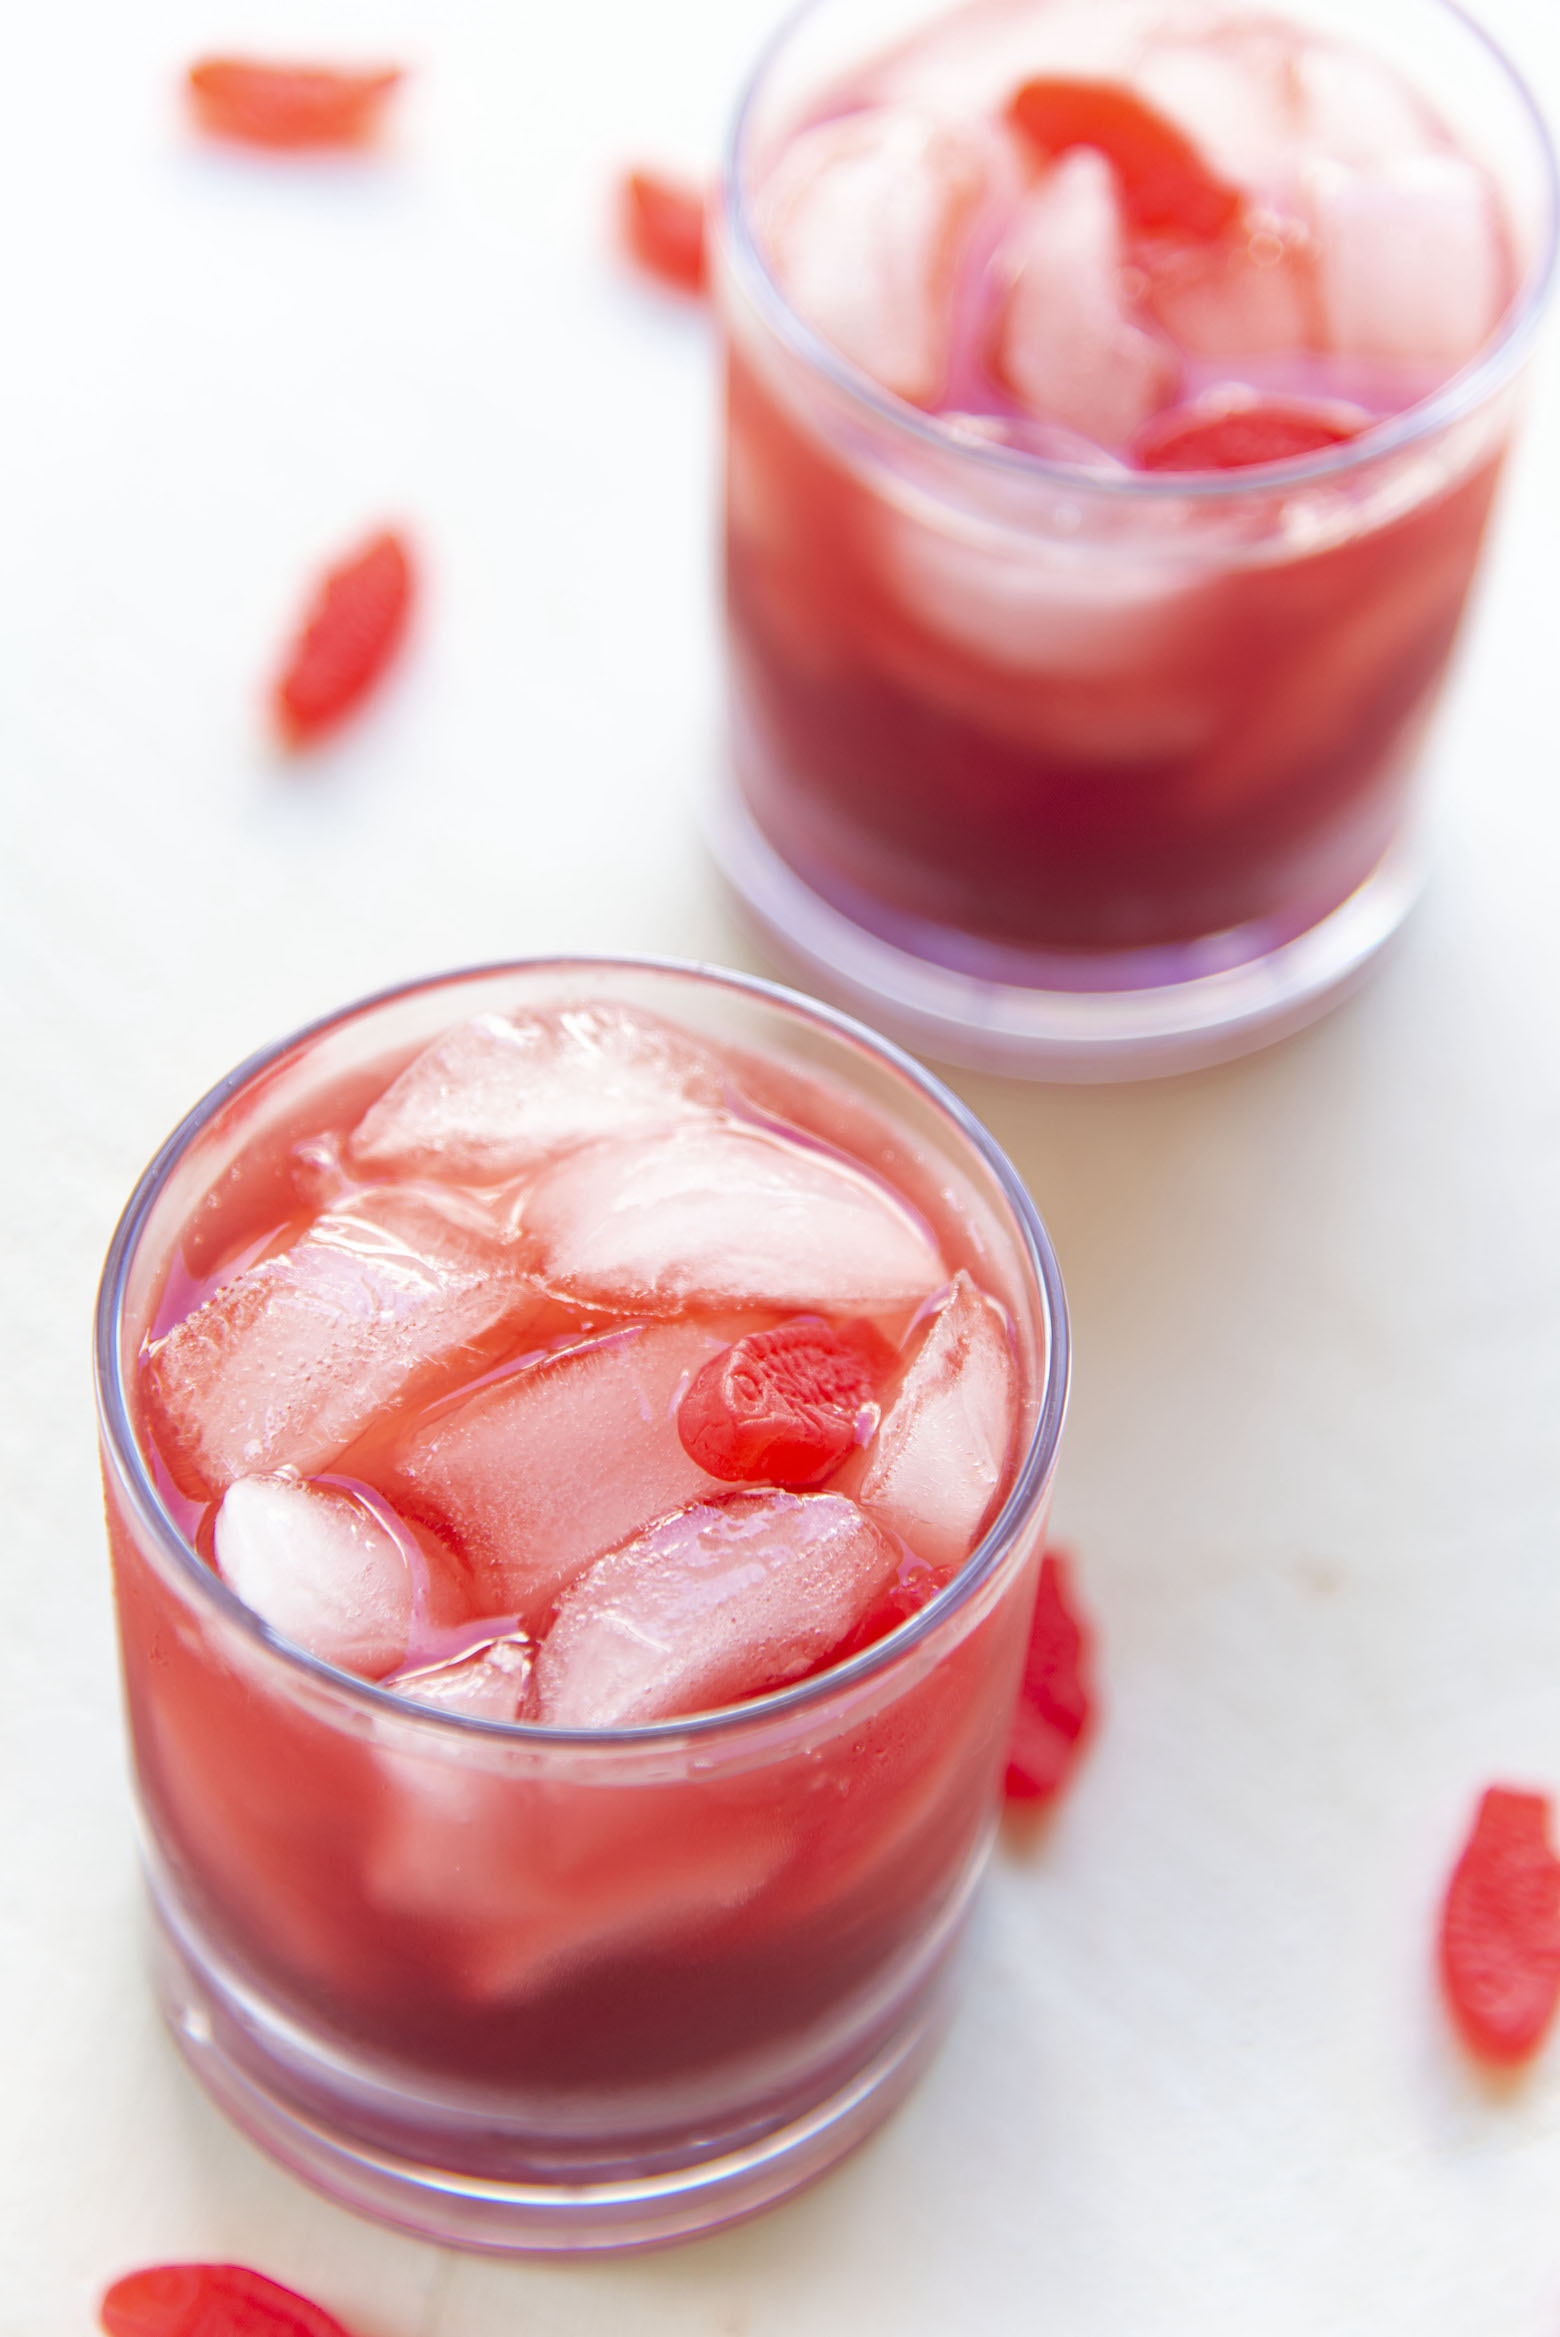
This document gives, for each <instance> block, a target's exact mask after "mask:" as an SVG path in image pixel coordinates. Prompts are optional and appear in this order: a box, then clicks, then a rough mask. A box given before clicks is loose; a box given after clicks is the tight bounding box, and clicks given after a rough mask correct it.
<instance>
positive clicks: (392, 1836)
mask: <svg viewBox="0 0 1560 2337" xmlns="http://www.w3.org/2000/svg"><path fill="white" fill-rule="evenodd" d="M389 1737H390V1732H386V1745H385V1749H384V1750H383V1752H382V1753H381V1756H380V1768H381V1776H382V1779H383V1788H382V1791H381V1794H380V1796H379V1800H378V1804H377V1814H378V1823H377V1824H376V1825H375V1826H374V1827H373V1830H372V1832H371V1834H370V1836H369V1838H368V1840H367V1842H366V1843H365V1845H364V1851H363V1868H364V1882H365V1887H366V1889H367V1891H368V1892H369V1894H370V1896H371V1897H372V1898H373V1899H374V1900H376V1901H377V1902H378V1904H379V1905H380V1906H381V1907H382V1908H383V1909H384V1910H385V1912H386V1913H387V1914H388V1915H390V1916H392V1917H394V1918H398V1919H404V1918H408V1917H409V1918H411V1920H412V1921H413V1922H415V1923H416V1924H417V1926H418V1952H419V1954H420V1955H423V1956H426V1957H427V1958H428V1959H429V1960H430V1961H436V1962H438V1963H439V1964H441V1965H442V1967H443V1971H444V1973H445V1974H446V1975H447V1978H448V1983H449V1985H451V1986H452V1987H454V1988H456V1989H457V1990H459V1991H460V1992H461V1993H462V1994H463V1995H464V1996H465V1997H466V1998H467V2000H468V2001H469V2002H471V2003H475V2004H484V2005H486V2004H501V2003H517V2002H521V2001H524V2000H525V1999H528V1998H534V1997H536V1996H538V1995H540V1994H542V1993H543V1992H545V1990H546V1989H547V1988H548V1987H549V1986H551V1985H552V1984H553V1983H555V1982H556V1981H557V1980H559V1979H561V1978H563V1977H564V1976H565V1975H566V1974H570V1973H575V1972H578V1971H579V1970H580V1969H581V1967H582V1966H586V1965H589V1964H591V1963H596V1962H599V1961H601V1960H602V1959H603V1958H604V1957H608V1956H614V1955H626V1956H632V1955H636V1954H645V1953H653V1952H656V1951H657V1950H663V1949H664V1948H665V1947H666V1946H667V1945H668V1944H669V1943H671V1942H672V1941H674V1940H677V1939H679V1938H685V1937H697V1936H698V1935H699V1934H700V1933H701V1932H705V1933H707V1932H709V1931H710V1930H711V1929H712V1928H718V1927H722V1926H724V1925H726V1924H727V1923H729V1922H730V1920H731V1919H732V1917H733V1916H734V1915H735V1914H736V1913H737V1911H738V1910H740V1909H741V1908H742V1907H744V1906H745V1905H746V1903H747V1902H748V1901H749V1900H751V1899H753V1898H754V1897H755V1896H756V1895H757V1893H758V1892H759V1891H760V1890H761V1889H762V1888H763V1887H764V1885H765V1884H766V1883H768V1882H769V1881H770V1880H771V1879H772V1878H773V1876H774V1875H775V1874H776V1872H777V1871H778V1869H779V1868H781V1867H782V1866H784V1865H785V1864H786V1862H787V1860H788V1859H789V1858H790V1857H791V1856H792V1855H793V1851H794V1828H793V1827H792V1825H791V1824H789V1823H788V1821H787V1818H786V1815H785V1814H784V1813H783V1812H781V1811H779V1810H777V1809H776V1807H775V1803H774V1798H773V1796H772V1795H769V1796H767V1797H765V1796H762V1795H758V1796H754V1795H753V1794H751V1793H750V1794H746V1795H744V1794H743V1793H742V1791H741V1788H740V1785H739V1787H738V1790H737V1792H736V1793H735V1794H722V1792H721V1791H720V1790H719V1789H718V1788H716V1789H715V1790H712V1791H710V1792H708V1793H702V1794H701V1793H690V1792H689V1790H688V1788H687V1785H686V1782H685V1781H682V1780H678V1781H675V1782H673V1783H672V1784H670V1785H669V1786H667V1787H665V1788H664V1789H663V1790H662V1791H661V1792H660V1793H657V1791H656V1790H655V1789H654V1788H653V1787H646V1786H645V1785H644V1784H643V1783H640V1784H637V1785H634V1786H631V1787H628V1788H626V1789H624V1790H621V1791H614V1790H613V1789H612V1788H611V1786H610V1785H609V1784H608V1783H607V1781H606V1780H605V1779H602V1778H597V1779H594V1780H591V1781H589V1782H581V1783H580V1784H579V1785H578V1786H577V1787H571V1786H570V1785H569V1784H567V1783H560V1784H557V1785H551V1786H550V1785H548V1784H547V1783H545V1782H542V1781H540V1780H539V1779H538V1778H537V1777H536V1775H535V1774H534V1772H533V1773H531V1774H515V1773H514V1772H513V1770H512V1769H510V1768H509V1765H508V1764H507V1763H502V1762H501V1759H500V1755H499V1754H498V1753H497V1752H494V1751H492V1750H490V1748H489V1746H488V1745H487V1744H485V1743H480V1744H472V1743H471V1742H470V1741H469V1740H468V1741H466V1742H464V1743H462V1744H460V1745H459V1746H456V1747H445V1746H440V1747H439V1748H437V1750H436V1751H435V1750H434V1749H432V1748H429V1747H427V1746H426V1745H418V1746H410V1745H408V1746H406V1747H404V1748H403V1749H392V1746H391V1743H390V1741H389ZM504 1750H505V1751H507V1748H504ZM755 1800H757V1802H758V1803H759V1805H760V1806H759V1807H758V1808H756V1809H755V1806H754V1803H755Z"/></svg>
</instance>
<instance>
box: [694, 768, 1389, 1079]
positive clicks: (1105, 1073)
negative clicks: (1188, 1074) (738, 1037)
mask: <svg viewBox="0 0 1560 2337" xmlns="http://www.w3.org/2000/svg"><path fill="white" fill-rule="evenodd" d="M709 839H710V845H711V849H712V850H713V852H714V854H715V858H716V861H717V862H718V864H719V866H720V868H721V871H722V873H723V874H724V876H725V877H726V880H727V882H728V883H729V884H730V885H731V887H732V889H733V890H734V892H735V893H736V895H737V897H738V900H739V902H740V904H741V905H742V907H743V908H744V909H745V911H746V912H747V915H748V916H749V918H750V919H751V921H752V922H753V924H754V926H755V927H756V929H757V930H758V932H759V934H760V936H761V937H762V939H763V940H764V941H765V943H766V944H767V945H768V946H769V948H770V949H771V950H772V951H773V953H774V954H775V956H776V957H777V958H778V959H779V961H780V963H781V964H782V965H783V966H784V967H785V968H786V969H787V970H788V971H789V972H791V973H792V974H793V975H795V976H796V977H797V978H799V979H800V980H801V981H802V982H804V983H805V984H806V985H807V986H808V987H809V988H811V989H813V990H815V991H817V992H818V993H819V994H820V995H822V996H823V997H826V998H830V999H832V1000H834V1001H835V1003H837V1004H838V1005H841V1006H843V1007H845V1008H847V1009H848V1010H849V1011H850V1012H851V1013H853V1014H856V1015H859V1016H860V1017H861V1019H862V1020H863V1021H864V1022H868V1023H871V1024H873V1025H874V1026H875V1027H876V1028H877V1029H879V1030H882V1031H885V1032H886V1033H887V1034H888V1036H889V1037H890V1038H894V1039H898V1040H899V1041H900V1042H901V1044H902V1045H905V1046H907V1047H911V1048H913V1049H914V1050H915V1051H916V1052H917V1053H918V1054H922V1055H931V1056H935V1057H936V1058H937V1059H938V1060H939V1061H941V1062H944V1063H956V1064H961V1065H963V1066H964V1067H965V1068H967V1069H969V1070H973V1071H998V1072H1006V1073H1009V1074H1013V1075H1016V1076H1018V1077H1021V1078H1031V1079H1050V1080H1112V1079H1144V1078H1154V1077H1158V1076H1160V1075H1162V1074H1164V1073H1167V1072H1175V1071H1196V1070H1201V1069H1203V1068H1205V1067H1206V1066H1207V1065H1209V1064H1212V1063H1223V1062H1227V1061H1229V1060H1230V1059H1231V1058H1232V1057H1234V1056H1237V1055H1245V1054H1249V1053H1251V1052H1252V1051H1253V1050H1254V1049H1256V1048H1258V1047H1266V1046H1269V1045H1271V1044H1272V1043H1273V1041H1274V1040H1276V1039H1281V1038H1285V1037H1287V1036H1288V1035H1289V1034H1290V1033H1291V1032H1292V1031H1297V1030H1301V1029H1303V1028H1304V1026H1305V1025H1306V1024H1307V1023H1309V1022H1314V1021H1315V1020H1316V1019H1317V1017H1318V1016H1319V1015H1321V1014H1323V1013H1325V1012H1326V1010H1327V1009H1328V1008H1329V1007H1331V1006H1334V1005H1336V1004H1337V1003H1338V1001H1339V1000H1340V999H1341V998H1343V997H1345V996H1346V995H1347V994H1348V992H1349V991H1350V990H1352V989H1353V988H1355V986H1356V985H1357V984H1358V983H1359V982H1360V981H1361V980H1362V978H1363V977H1364V975H1365V974H1366V972H1367V971H1368V969H1369V968H1370V966H1371V964H1372V961H1373V960H1374V959H1375V958H1376V957H1377V955H1378V954H1379V952H1380V951H1381V950H1382V949H1383V948H1384V947H1385V945H1386V944H1387V942H1389V941H1390V940H1391V939H1392V937H1393V935H1394V934H1395V933H1396V932H1397V930H1398V928H1399V926H1400V925H1401V924H1402V922H1403V920H1404V918H1405V917H1406V916H1407V914H1408V912H1409V910H1410V909H1411V908H1412V906H1413V904H1414V901H1415V899H1416V898H1417V896H1418V894H1419V891H1420V888H1421V885H1422V884H1423V881H1424V853H1423V850H1422V848H1421V846H1420V844H1419V842H1418V840H1417V839H1416V838H1411V839H1406V840H1403V841H1400V842H1399V843H1397V844H1396V845H1394V846H1393V848H1392V850H1391V851H1390V852H1389V853H1388V854H1387V855H1386V857H1385V858H1384V859H1383V860H1381V861H1380V862H1379V863H1378V864H1377V866H1376V867H1375V868H1374V869H1373V870H1372V872H1371V874H1370V875H1369V876H1368V877H1367V878H1366V879H1365V881H1364V883H1363V884H1361V885H1360V886H1359V887H1358V888H1357V889H1356V890H1355V891H1354V892H1352V893H1351V894H1350V895H1349V896H1348V898H1347V899H1346V900H1344V901H1343V902H1341V903H1340V904H1339V905H1338V907H1336V908H1334V909H1332V910H1330V911H1329V912H1328V913H1327V914H1325V915H1324V916H1322V917H1321V918H1320V919H1319V920H1318V921H1317V922H1316V923H1314V924H1311V925H1309V926H1307V927H1305V928H1304V929H1303V930H1301V931H1299V932H1295V931H1293V930H1291V931H1289V932H1287V933H1281V932H1279V931H1277V930H1276V929H1274V928H1265V927H1258V926H1247V927H1242V928H1239V929H1238V930H1236V931H1233V932H1229V933H1220V934H1213V935H1209V936H1208V937H1207V938H1206V939H1205V940H1203V941H1200V942H1196V943H1191V944H1188V945H1187V946H1186V947H1185V948H1184V949H1178V950H1154V951H1148V950H1141V951H1131V952H1122V953H1120V954H1115V955H1113V954H1111V953H1108V952H1103V951H1102V952H1100V953H1099V954H1098V956H1095V955H1093V954H1089V955H1084V954H1083V953H1081V952H1080V953H1078V954H1077V955H1069V956H1066V957H1064V956H1062V955H1061V954H1060V953H1058V954H1057V955H1055V956H1051V957H1039V956H1037V957H1034V958H1026V957H1025V956H1023V954H1022V953H1020V952H1018V951H1009V950H1002V949H992V950H990V951H988V952H987V953H986V956H985V962H983V963H981V964H980V965H978V966H976V965H972V964H970V963H969V962H968V960H969V957H970V955H971V952H972V948H973V946H974V945H971V944H968V943H965V942H963V941H959V942H957V944H955V946H956V947H957V952H958V954H959V955H960V956H961V957H962V958H963V959H964V960H965V961H966V962H964V963H961V964H948V963H943V962H939V958H938V957H935V956H930V955H925V956H923V955H920V954H918V953H917V952H915V951H913V950H910V949H906V948H904V947H901V946H900V945H899V944H898V943H896V942H893V941H889V940H887V939H885V938H884V937H883V936H882V935H881V934H879V933H875V932H873V931H872V930H870V928H869V927H868V926H867V925H865V924H863V923H861V922H860V921H858V919H857V918H855V917H852V916H849V915H847V914H846V913H845V911H844V910H842V909H840V908H838V907H836V906H835V904H834V903H833V902H831V901H827V900H825V899H824V898H823V896H822V895H821V894H820V893H818V892H816V891H814V889H813V887H812V886H811V885H810V884H808V883H806V882H805V881H804V879H803V878H801V877H800V876H798V875H797V873H796V871H795V870H794V869H793V868H792V867H791V866H790V865H789V863H788V862H786V861H784V860H782V859H781V858H780V855H779V854H778V853H777V852H776V851H775V849H774V847H773V846H772V845H771V844H770V843H769V841H768V839H767V838H766V837H765V836H764V835H763V833H762V831H761V830H760V829H759V828H758V826H757V825H756V824H755V822H754V821H753V820H752V818H751V817H750V816H749V814H748V812H747V811H746V810H745V808H744V807H743V805H742V804H741V802H740V801H739V800H738V799H737V798H736V797H735V796H734V795H731V794H728V795H727V796H726V797H725V798H724V799H723V800H722V801H721V802H720V804H719V805H718V807H717V809H716V810H715V812H714V814H713V815H712V817H711V820H710V823H709ZM927 939H928V942H929V945H931V946H933V947H935V942H934V941H933V938H932V936H931V935H930V933H929V934H928V936H927ZM948 939H949V941H950V943H953V941H954V937H951V936H950V937H948ZM949 954H950V955H953V954H954V947H950V949H949Z"/></svg>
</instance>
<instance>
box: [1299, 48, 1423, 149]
mask: <svg viewBox="0 0 1560 2337" xmlns="http://www.w3.org/2000/svg"><path fill="white" fill-rule="evenodd" d="M1295 90H1296V96H1297V101H1298V104H1299V109H1300V118H1301V122H1302V124H1303V130H1304V138H1305V145H1306V150H1307V152H1308V153H1311V154H1325V155H1330V156H1331V157H1332V159H1333V160H1334V161H1335V162H1347V163H1351V164H1353V165H1354V166H1355V167H1356V168H1357V169H1363V170H1369V169H1371V168H1372V167H1373V166H1375V165H1376V164H1378V163H1384V162H1392V161H1395V160H1400V159H1402V158H1403V157H1404V156H1406V155H1410V154H1416V153H1421V152H1424V151H1426V150H1428V149H1429V148H1431V147H1433V146H1435V145H1437V144H1439V143H1441V141H1440V139H1439V137H1438V135H1437V132H1436V129H1435V125H1434V124H1433V122H1431V121H1430V119H1429V118H1428V117H1427V115H1426V112H1425V108H1424V106H1423V105H1422V103H1421V102H1420V100H1419V98H1418V97H1417V96H1416V94H1415V93H1414V91H1413V90H1412V89H1410V87H1409V86H1408V84H1407V82H1405V81H1404V80H1403V79H1402V78H1401V76H1400V75H1398V74H1396V73H1394V72H1393V71H1392V69H1391V67H1390V66H1388V65H1384V64H1382V63H1381V62H1380V61H1379V59H1377V58H1375V57H1372V56H1371V55H1369V54H1368V52H1367V51H1366V50H1364V49H1354V48H1344V47H1339V46H1334V44H1333V43H1331V42H1329V41H1322V42H1307V43H1305V44H1304V46H1303V47H1302V48H1301V50H1300V53H1299V55H1298V56H1297V58H1296V60H1295Z"/></svg>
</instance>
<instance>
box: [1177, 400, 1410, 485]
mask: <svg viewBox="0 0 1560 2337" xmlns="http://www.w3.org/2000/svg"><path fill="white" fill-rule="evenodd" d="M1365 421H1366V418H1365V416H1363V415H1361V416H1360V417H1359V418H1358V419H1357V420H1356V419H1355V418H1354V417H1353V416H1352V415H1348V414H1340V413H1339V412H1338V411H1337V409H1336V408H1335V407H1329V406H1325V405H1319V404H1313V403H1312V402H1311V401H1310V400H1308V399H1306V398H1254V399H1253V400H1252V401H1251V402H1250V404H1243V405H1239V406H1226V407H1224V408H1223V409H1222V410H1221V411H1219V412H1217V413H1210V412H1209V411H1208V410H1207V408H1206V407H1204V408H1202V409H1201V410H1200V411H1199V409H1198V408H1197V407H1196V406H1179V407H1172V408H1171V410H1170V411H1169V413H1167V414H1156V415H1155V417H1154V419H1153V421H1152V422H1150V423H1149V425H1148V428H1147V429H1146V430H1145V431H1143V433H1142V434H1141V436H1140V437H1139V439H1138V441H1137V444H1136V445H1135V446H1134V448H1133V450H1132V459H1133V461H1134V462H1135V463H1136V464H1137V466H1138V468H1139V469H1140V470H1145V471H1239V470H1245V469H1246V468H1247V467H1248V466H1249V465H1251V464H1253V463H1288V462H1294V461H1295V460H1296V459H1297V458H1298V457H1299V456H1301V455H1305V454H1319V453H1320V452H1321V451H1322V449H1323V448H1324V447H1329V446H1343V445H1345V444H1346V443H1347V442H1348V440H1349V439H1351V438H1357V437H1358V436H1359V433H1360V432H1361V430H1363V429H1364V428H1365Z"/></svg>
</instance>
